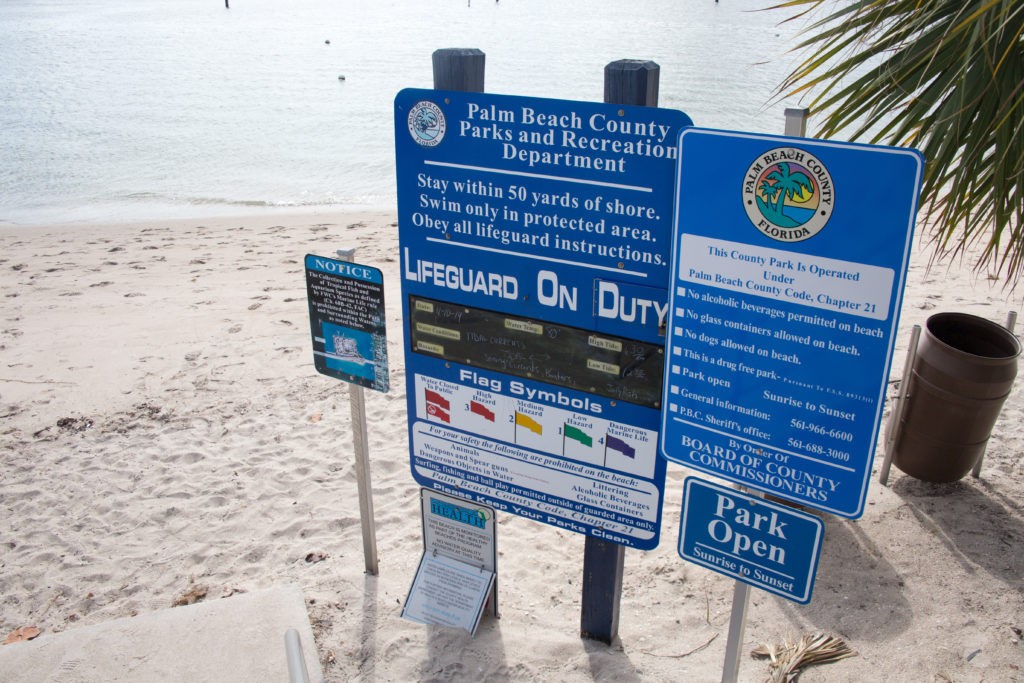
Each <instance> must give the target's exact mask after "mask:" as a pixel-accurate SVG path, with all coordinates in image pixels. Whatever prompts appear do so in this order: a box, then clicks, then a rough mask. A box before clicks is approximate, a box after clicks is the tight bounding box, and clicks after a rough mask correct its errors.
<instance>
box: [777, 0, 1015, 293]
mask: <svg viewBox="0 0 1024 683" xmlns="http://www.w3.org/2000/svg"><path fill="white" fill-rule="evenodd" d="M769 9H772V10H785V11H787V12H790V13H794V12H795V14H792V16H790V17H789V18H788V19H786V21H791V20H797V19H800V20H801V21H806V22H808V24H807V27H806V28H805V29H804V38H803V39H802V41H801V42H800V44H799V45H798V46H797V47H796V49H797V50H801V51H806V54H807V56H806V57H805V58H804V59H803V61H801V62H800V63H799V64H798V65H797V66H796V67H795V68H794V69H793V71H792V72H791V73H790V74H789V75H788V76H787V77H786V78H785V80H784V81H783V82H782V84H781V85H780V86H779V88H778V91H777V94H778V95H779V96H792V95H801V96H806V97H807V98H809V103H808V106H809V107H810V108H811V110H812V112H813V113H814V114H815V115H816V118H815V119H814V121H815V124H816V125H817V126H818V130H817V135H819V136H820V137H826V138H828V137H840V136H844V137H846V138H847V139H850V140H864V141H867V142H873V143H886V144H891V145H897V146H914V147H917V148H918V149H920V150H921V152H922V153H923V154H924V156H925V159H926V167H925V173H924V182H923V188H922V198H921V211H922V217H923V218H924V219H925V220H926V222H927V223H928V225H929V226H930V230H931V233H930V237H931V241H932V245H933V247H934V249H935V252H934V255H935V257H939V258H942V257H945V256H957V255H964V254H965V253H967V251H968V250H969V249H971V248H973V247H975V246H979V247H980V257H979V259H978V261H977V262H976V263H975V266H976V267H977V268H978V269H979V270H981V269H985V268H991V269H992V270H994V272H995V273H997V274H1001V275H1003V276H1005V277H1006V279H1007V283H1008V284H1011V285H1015V284H1016V283H1017V281H1018V280H1019V278H1020V277H1021V275H1022V274H1024V191H1022V189H1021V180H1022V178H1024V3H1022V2H1020V1H1019V0H929V1H928V2H921V1H920V0H848V1H846V2H842V3H836V2H835V1H834V0H787V1H786V2H782V3H779V4H777V5H775V6H773V7H771V8H769ZM819 15H820V16H819ZM819 117H820V118H819Z"/></svg>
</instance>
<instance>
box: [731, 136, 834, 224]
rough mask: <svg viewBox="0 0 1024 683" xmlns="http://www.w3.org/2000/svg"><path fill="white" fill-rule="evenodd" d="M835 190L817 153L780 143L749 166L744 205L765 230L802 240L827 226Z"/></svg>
mask: <svg viewBox="0 0 1024 683" xmlns="http://www.w3.org/2000/svg"><path fill="white" fill-rule="evenodd" d="M834 192H835V190H834V188H833V186H832V176H831V175H829V172H828V169H826V168H825V165H824V164H823V163H821V161H820V160H819V159H818V158H817V157H815V156H814V155H812V154H809V153H807V152H805V151H804V150H802V149H797V148H795V147H777V148H776V149H773V150H770V151H768V152H765V153H764V154H762V155H761V156H759V157H758V158H757V160H756V161H755V162H754V163H752V164H751V165H750V168H748V169H747V174H746V176H745V177H744V180H743V205H744V208H745V209H746V210H747V217H748V218H750V222H751V223H753V224H754V227H756V228H757V229H758V230H760V231H761V232H762V233H763V234H765V235H767V236H768V237H770V238H772V239H773V240H776V241H779V242H800V241H802V240H805V239H808V238H810V237H814V236H815V235H816V234H818V233H819V232H821V229H822V228H824V227H825V224H826V223H827V222H828V219H829V217H830V216H831V215H832V206H833V203H834V200H835V194H834Z"/></svg>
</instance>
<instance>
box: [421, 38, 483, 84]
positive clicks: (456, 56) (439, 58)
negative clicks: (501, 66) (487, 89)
mask: <svg viewBox="0 0 1024 683" xmlns="http://www.w3.org/2000/svg"><path fill="white" fill-rule="evenodd" d="M484 57H485V55H484V53H483V52H481V51H480V50H478V49H476V48H460V47H449V48H444V49H442V50H434V54H433V62H434V89H435V90H460V91H462V92H483V91H484Z"/></svg>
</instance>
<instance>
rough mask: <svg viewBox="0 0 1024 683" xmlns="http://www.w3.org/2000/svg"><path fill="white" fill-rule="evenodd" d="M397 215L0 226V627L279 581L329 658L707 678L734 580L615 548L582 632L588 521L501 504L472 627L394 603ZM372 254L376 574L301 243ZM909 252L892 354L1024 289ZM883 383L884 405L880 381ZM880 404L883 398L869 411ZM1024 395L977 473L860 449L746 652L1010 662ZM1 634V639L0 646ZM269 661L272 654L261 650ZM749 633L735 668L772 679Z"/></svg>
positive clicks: (110, 612) (953, 663) (948, 663)
mask: <svg viewBox="0 0 1024 683" xmlns="http://www.w3.org/2000/svg"><path fill="white" fill-rule="evenodd" d="M396 233H397V228H396V218H395V216H394V215H393V213H388V212H376V213H347V214H328V213H322V214H306V215H264V216H255V217H244V218H217V219H213V220H209V221H200V220H180V221H166V220H165V221H155V222H147V221H136V222H133V223H130V224H125V225H104V226H83V225H67V226H49V227H45V226H44V227H31V228H29V227H2V228H0V245H2V248H0V296H2V302H3V303H2V307H0V358H2V360H3V362H2V367H0V459H2V460H0V638H2V637H3V636H5V635H6V634H7V633H9V632H11V631H13V630H14V629H16V628H19V627H23V626H36V627H38V628H40V629H41V630H42V632H43V633H44V634H47V633H55V632H59V631H70V630H72V629H75V628H77V627H80V626H82V625H87V624H95V623H100V622H103V621H106V620H110V619H115V618H120V617H127V616H131V615H136V614H142V613H146V612H151V611H154V610H161V609H167V608H170V606H171V604H172V603H173V602H174V601H175V600H176V599H178V598H180V597H182V596H183V595H185V594H186V593H187V592H188V591H190V590H193V591H195V590H196V589H197V587H202V588H204V589H205V591H206V597H205V600H217V599H230V596H231V595H233V594H237V593H242V592H247V591H254V590H257V589H261V588H266V587H270V586H274V585H278V584H289V583H293V584H296V585H298V586H300V587H301V588H302V591H303V593H304V596H305V598H306V602H307V608H308V612H309V616H310V620H311V622H312V625H313V629H314V632H315V634H316V638H317V642H316V645H317V648H318V651H319V654H320V658H321V663H322V665H323V669H324V672H325V675H326V677H327V679H328V680H331V681H352V680H359V681H412V680H424V681H442V680H464V681H589V680H599V681H717V680H719V679H720V677H721V671H722V662H723V656H724V651H725V645H726V635H727V631H728V626H729V614H730V605H731V600H732V589H733V582H732V581H731V580H729V579H727V578H725V577H722V576H720V575H718V574H715V573H713V572H710V571H708V570H705V569H703V568H701V567H698V566H696V565H692V564H688V563H686V562H684V561H683V560H682V559H681V558H680V557H679V555H678V553H677V551H676V543H677V540H678V529H679V518H680V499H681V495H682V482H683V479H684V478H685V476H686V475H687V474H688V473H687V471H686V470H684V469H683V468H681V467H679V466H676V465H670V466H669V471H668V481H667V487H666V492H665V500H664V520H663V525H662V539H661V545H660V546H659V547H658V548H657V549H656V550H653V551H650V552H641V551H634V550H627V551H626V561H625V579H624V585H623V591H622V603H621V610H622V611H621V620H620V626H619V636H620V637H619V640H618V641H616V642H615V643H614V644H613V645H612V646H606V645H604V644H601V643H597V642H592V641H587V640H581V639H580V637H579V626H580V624H579V619H580V604H579V602H580V583H581V576H582V558H583V541H584V539H583V537H582V536H580V535H577V534H573V533H569V532H566V531H562V530H558V529H555V528H554V527H549V526H546V525H541V524H538V523H534V522H531V521H529V520H526V519H523V518H520V517H516V516H513V515H508V514H501V515H499V521H498V529H499V531H498V548H499V551H500V555H499V581H500V605H501V613H502V616H501V618H500V619H498V620H495V619H492V618H487V617H485V619H484V621H483V622H482V623H481V626H480V629H479V631H478V633H477V635H476V637H475V638H472V637H470V636H469V635H468V634H466V633H465V632H462V631H455V630H449V629H444V628H438V627H426V626H422V625H420V624H416V623H413V622H410V621H406V620H403V619H402V618H401V617H400V612H401V604H402V602H403V600H404V599H405V596H406V593H407V591H408V589H409V585H410V583H411V581H412V578H413V574H414V572H415V568H416V565H417V562H418V560H419V557H420V553H421V549H422V539H421V529H420V514H419V506H418V501H419V495H418V491H419V487H418V486H417V484H416V483H415V482H414V480H413V478H412V476H411V474H410V472H409V455H408V444H407V434H406V401H405V391H404V385H405V378H404V368H403V362H402V321H401V305H400V295H399V282H398V278H399V263H398V248H397V236H396ZM347 247H355V248H356V254H355V260H356V261H358V262H361V263H365V264H369V265H374V266H377V267H379V268H381V269H382V270H383V272H384V274H385V281H386V297H387V306H388V314H387V317H388V326H389V330H388V334H389V354H390V363H391V391H390V392H389V393H387V394H381V393H378V392H373V391H367V392H366V405H367V418H368V424H369V445H370V460H371V463H372V479H373V502H374V507H375V510H376V524H377V545H378V550H379V554H380V574H379V576H377V577H373V576H368V575H366V574H364V571H363V567H364V562H363V555H362V542H361V530H360V521H359V506H358V498H357V494H356V482H355V474H354V469H355V468H354V461H353V454H352V451H353V448H352V434H351V430H350V414H349V399H348V393H349V388H348V385H346V384H344V383H342V382H339V381H337V380H334V379H331V378H328V377H325V376H323V375H319V374H317V373H316V372H315V370H314V368H313V363H312V350H311V345H310V334H309V321H308V312H307V304H306V291H305V280H304V270H303V257H304V255H305V254H306V253H316V254H320V255H325V256H333V255H334V252H335V250H336V249H338V248H347ZM927 260H928V254H927V252H925V251H924V250H923V249H921V248H916V249H915V257H914V262H913V265H912V267H911V270H910V274H909V277H908V285H907V289H906V297H905V301H904V306H903V312H902V319H901V325H900V331H899V336H898V340H897V350H896V354H895V356H894V358H895V360H894V363H893V368H892V373H891V379H894V380H895V379H898V378H899V377H900V376H901V373H902V367H903V362H904V355H905V352H906V347H907V343H908V341H909V336H910V329H911V327H912V326H913V325H914V324H923V322H924V321H925V319H926V318H927V317H928V316H929V315H930V314H932V313H935V312H938V311H960V312H966V313H973V314H977V315H980V316H983V317H985V318H989V319H991V320H996V321H1000V322H1001V321H1003V320H1005V318H1006V314H1007V312H1008V311H1010V310H1011V309H1012V310H1019V308H1020V299H1021V297H1020V295H1019V294H1018V295H1016V297H1014V296H1011V295H1009V294H1007V293H1006V292H1005V291H1004V290H1003V289H1002V288H1001V284H1000V283H998V282H996V283H993V282H991V281H989V280H987V279H985V278H984V277H979V276H976V275H974V274H972V273H971V272H970V271H969V269H968V268H966V267H965V266H964V267H961V266H959V265H956V266H954V267H946V266H937V267H934V268H932V270H931V271H930V272H928V270H927V269H926V263H927ZM890 403H891V402H890ZM887 412H888V407H887ZM1022 454H1024V392H1022V391H1019V390H1015V392H1014V393H1013V394H1012V395H1011V397H1010V400H1009V401H1008V402H1007V404H1006V405H1005V407H1004V409H1003V413H1002V415H1001V417H1000V420H999V422H998V424H997V426H996V429H995V433H994V435H993V437H992V439H991V441H990V443H989V448H988V453H987V455H986V458H985V463H984V470H983V472H982V476H981V477H980V478H979V479H974V478H971V477H967V478H965V479H964V480H962V481H961V482H959V483H956V484H949V485H934V484H927V483H923V482H920V481H918V480H916V479H913V478H911V477H909V476H906V475H904V474H903V473H902V472H900V471H899V470H897V469H895V468H894V469H893V470H892V474H891V476H890V479H889V485H888V486H882V485H880V484H879V483H878V482H877V470H878V468H879V466H880V464H881V460H882V455H881V452H879V453H878V454H877V455H876V460H875V472H876V474H874V475H873V477H872V483H871V487H870V492H869V496H868V505H867V509H866V512H865V514H864V516H863V517H862V518H861V519H859V520H856V521H850V520H843V519H839V518H836V517H832V516H829V515H823V516H824V517H825V541H824V546H823V552H822V556H821V564H820V567H819V570H818V574H817V581H816V585H815V593H814V598H813V601H812V602H811V603H810V604H809V605H807V606H799V605H797V604H795V603H792V602H789V601H787V600H784V599H782V598H778V597H775V596H772V595H769V594H767V593H764V592H760V591H753V592H752V600H751V603H750V608H749V612H748V623H747V627H746V635H745V641H744V646H743V651H744V653H746V652H749V651H750V650H751V649H753V648H754V647H755V646H757V645H758V644H761V643H780V642H782V641H783V640H785V639H787V638H790V639H793V638H798V637H799V636H801V635H803V634H806V633H813V632H819V631H822V632H827V633H831V634H834V635H836V636H839V637H841V638H843V639H845V640H846V641H847V642H848V643H849V645H850V646H851V647H853V648H854V649H855V650H856V651H857V653H858V654H857V656H855V657H852V658H850V659H847V660H844V661H842V662H838V663H833V664H826V665H823V666H819V667H812V668H810V669H808V670H807V671H806V673H805V674H804V675H803V676H802V678H801V680H802V681H808V682H810V681H830V682H832V681H851V682H852V681H857V682H861V681H885V680H887V681H982V680H984V681H1022V680H1024V671H1022V667H1024V643H1022V642H1021V641H1022V637H1021V629H1024V496H1022V491H1024V462H1022V459H1021V455H1022ZM2 647H18V644H12V645H4V646H2ZM268 656H269V655H268ZM767 673H768V665H767V663H766V662H765V661H764V660H759V659H753V658H750V657H748V656H746V654H744V659H743V663H742V667H741V670H740V680H743V681H761V680H764V679H765V677H766V675H767Z"/></svg>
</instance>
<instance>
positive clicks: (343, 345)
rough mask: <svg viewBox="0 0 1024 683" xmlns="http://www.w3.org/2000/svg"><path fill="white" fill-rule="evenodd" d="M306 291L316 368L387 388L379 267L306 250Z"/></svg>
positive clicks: (323, 371)
mask: <svg viewBox="0 0 1024 683" xmlns="http://www.w3.org/2000/svg"><path fill="white" fill-rule="evenodd" d="M306 293H307V296H308V299H309V323H310V328H311V331H312V336H313V363H314V365H315V366H316V370H317V372H320V373H322V374H324V375H329V376H331V377H334V378H336V379H341V380H344V381H346V382H350V383H352V384H358V385H360V386H364V387H368V388H370V389H375V390H377V391H384V392H386V391H387V390H388V347H387V334H386V322H385V320H386V319H385V317H384V277H383V275H382V274H381V272H380V270H378V269H377V268H373V267H371V266H364V265H360V264H358V263H350V262H347V261H339V260H337V259H331V258H325V257H322V256H314V255H312V254H307V255H306Z"/></svg>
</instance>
